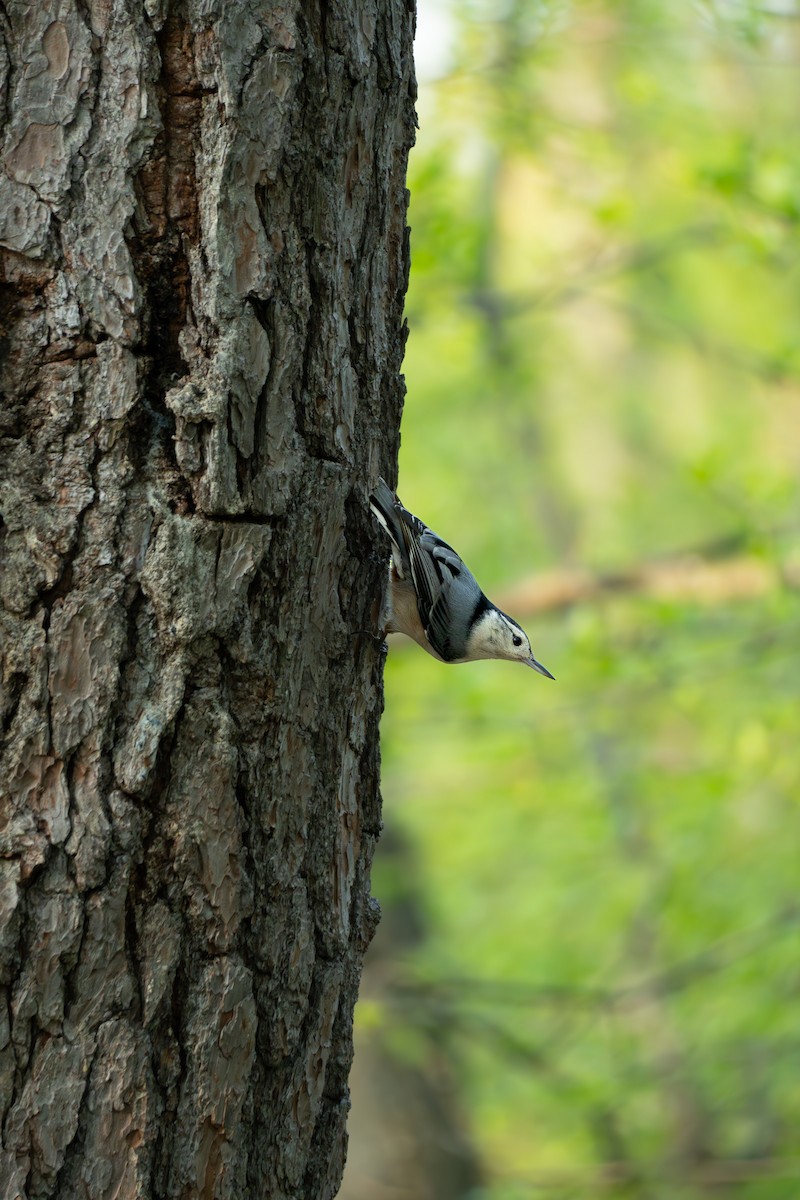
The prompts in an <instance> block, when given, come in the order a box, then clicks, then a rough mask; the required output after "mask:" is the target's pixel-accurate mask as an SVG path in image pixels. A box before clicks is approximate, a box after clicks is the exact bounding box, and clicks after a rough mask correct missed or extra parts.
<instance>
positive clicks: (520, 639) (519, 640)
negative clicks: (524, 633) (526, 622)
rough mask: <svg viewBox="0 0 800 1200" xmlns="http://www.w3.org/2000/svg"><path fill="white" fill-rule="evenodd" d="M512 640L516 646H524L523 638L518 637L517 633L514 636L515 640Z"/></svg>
mask: <svg viewBox="0 0 800 1200" xmlns="http://www.w3.org/2000/svg"><path fill="white" fill-rule="evenodd" d="M511 640H512V642H513V643H514V645H515V646H521V645H522V638H521V637H518V636H517V635H516V633H515V634H514V636H513V638H512V639H511Z"/></svg>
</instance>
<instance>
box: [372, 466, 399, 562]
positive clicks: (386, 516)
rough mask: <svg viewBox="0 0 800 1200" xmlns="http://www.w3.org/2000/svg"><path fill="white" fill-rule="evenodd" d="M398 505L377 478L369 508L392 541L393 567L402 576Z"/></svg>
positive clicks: (384, 484)
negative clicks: (393, 551) (393, 552)
mask: <svg viewBox="0 0 800 1200" xmlns="http://www.w3.org/2000/svg"><path fill="white" fill-rule="evenodd" d="M399 505H400V501H399V500H398V499H397V497H396V496H395V494H394V492H393V491H392V489H391V488H390V487H389V485H388V483H387V482H386V481H385V480H384V479H380V478H379V479H378V482H377V483H376V484H375V491H374V492H373V493H372V495H371V496H370V498H369V506H370V508H371V509H372V511H373V512H374V513H375V516H376V517H377V518H378V520H379V521H380V523H381V525H382V526H383V528H384V529H385V530H386V532H387V533H388V535H389V537H390V538H391V539H392V546H393V548H394V550H395V554H394V556H393V557H394V560H395V566H396V567H397V568H398V571H399V574H400V575H401V576H403V575H404V574H405V571H404V570H403V569H402V568H403V564H404V560H405V558H406V555H405V554H404V553H403V547H404V543H405V539H404V537H403V527H402V524H401V520H400V513H399V512H398V506H399Z"/></svg>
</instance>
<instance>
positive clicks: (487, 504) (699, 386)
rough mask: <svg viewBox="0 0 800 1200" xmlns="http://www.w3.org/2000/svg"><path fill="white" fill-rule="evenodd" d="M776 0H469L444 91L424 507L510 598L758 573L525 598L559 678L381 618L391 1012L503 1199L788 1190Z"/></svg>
mask: <svg viewBox="0 0 800 1200" xmlns="http://www.w3.org/2000/svg"><path fill="white" fill-rule="evenodd" d="M432 3H434V0H420V4H421V6H423V5H426V4H432ZM786 7H787V6H786V5H777V4H775V5H772V6H770V7H766V6H765V7H764V8H763V9H762V8H759V6H758V5H756V4H751V3H736V2H734V0H730V2H728V3H723V2H722V0H720V2H719V3H716V4H714V3H710V2H709V3H695V4H672V3H668V2H667V0H616V2H612V0H598V2H596V3H574V4H567V3H557V2H553V3H544V2H542V3H535V2H533V0H506V2H505V3H503V4H502V5H498V4H496V3H493V2H490V0H470V2H468V3H464V2H463V0H462V3H461V4H459V5H457V6H456V5H453V7H452V8H451V9H450V10H449V13H450V21H451V26H452V29H453V33H454V41H453V47H452V53H451V54H450V61H449V63H448V64H447V65H446V67H445V68H444V69H443V70H442V72H441V75H440V77H439V78H437V79H435V80H431V81H428V82H427V83H425V82H423V85H422V87H421V93H420V106H419V107H420V120H421V131H420V135H419V142H418V146H417V148H416V150H415V151H414V155H413V158H412V167H411V194H412V207H411V218H410V221H411V225H412V259H413V265H412V275H411V290H410V295H409V303H408V312H409V323H410V328H411V333H410V338H409V343H408V353H407V360H406V373H407V381H408V401H407V406H406V413H405V416H404V423H403V448H402V452H401V470H400V483H401V486H400V495H401V497H402V498H403V500H404V502H405V503H406V504H407V505H408V506H409V507H410V508H411V509H412V511H415V512H417V513H419V514H420V515H421V516H422V517H423V518H424V519H425V520H426V521H428V522H429V523H430V524H431V525H432V527H433V528H434V529H435V530H436V531H437V532H438V533H440V534H441V535H442V536H444V537H445V538H447V540H448V541H451V542H452V544H453V545H455V546H456V548H457V549H458V550H459V552H460V553H462V554H463V556H464V558H465V559H466V560H467V562H468V563H469V564H470V566H471V567H472V568H473V570H474V571H475V573H476V574H477V575H478V577H479V578H480V579H481V581H482V583H483V584H484V586H485V588H486V590H487V591H488V592H489V594H490V595H494V596H496V597H499V596H501V595H502V592H503V588H504V587H505V586H507V585H511V584H514V583H517V582H518V581H519V580H520V579H521V578H524V577H527V576H528V575H529V574H535V573H536V572H537V571H539V572H543V571H546V570H548V569H554V568H558V567H565V566H572V567H582V568H585V569H587V570H588V571H590V572H594V573H614V572H618V571H622V570H625V569H627V568H630V567H631V566H632V565H636V564H640V563H642V562H643V561H648V560H652V559H654V558H657V557H658V556H661V555H665V556H669V555H672V554H676V553H678V552H682V551H686V550H693V551H697V552H698V553H699V554H700V555H701V556H702V555H703V554H704V553H705V551H704V547H708V554H712V552H713V553H715V554H718V553H720V552H723V551H724V548H725V547H726V546H728V547H729V548H732V550H731V552H732V553H743V554H746V555H748V556H749V557H750V559H751V560H752V559H755V560H756V561H758V562H762V563H763V564H765V566H766V567H769V568H770V569H772V570H773V577H774V580H775V585H774V586H773V587H770V588H768V589H767V590H765V591H764V592H763V593H762V594H760V595H757V596H753V597H751V598H749V599H748V598H742V597H740V596H737V595H735V594H733V595H727V594H726V592H725V589H724V587H723V588H721V589H717V591H715V592H713V593H712V594H711V595H705V596H703V597H701V598H699V599H685V600H684V599H680V598H675V597H674V596H673V597H672V598H667V597H664V598H657V597H653V596H652V595H639V594H637V592H636V590H635V589H633V590H631V591H630V592H628V593H625V594H620V595H619V596H614V595H612V596H611V597H610V598H606V599H604V600H602V601H599V600H598V601H594V602H591V603H588V602H587V603H585V604H576V605H574V606H572V607H568V608H564V610H563V611H557V612H554V613H553V614H552V615H549V616H544V615H539V616H536V617H533V618H530V619H526V614H525V613H522V612H517V613H515V615H517V616H518V617H519V618H520V619H521V620H522V621H523V623H524V624H525V625H526V627H527V629H528V632H529V633H530V635H531V640H532V643H533V647H534V651H535V653H536V654H537V656H538V657H539V658H541V659H542V661H543V662H544V663H546V664H547V666H548V667H549V668H550V669H551V670H552V671H553V673H554V674H555V676H556V678H557V682H556V683H552V684H551V683H549V682H547V681H545V680H542V679H540V678H539V677H538V676H535V675H534V674H533V673H532V672H527V671H521V670H518V669H515V668H514V667H513V666H511V665H507V664H495V663H480V664H475V665H471V666H462V667H453V668H446V667H442V666H441V665H440V664H438V663H435V662H434V661H433V660H431V659H428V658H427V657H426V656H424V655H423V654H422V653H420V652H419V651H417V650H416V648H409V649H407V650H406V648H405V647H403V648H401V646H400V644H399V643H397V644H395V646H394V647H393V648H392V650H391V651H390V654H389V660H388V664H387V671H386V688H387V704H386V714H385V717H384V724H383V755H384V793H385V816H386V821H387V824H388V825H389V826H390V827H391V826H393V825H394V826H396V827H398V828H399V829H402V831H403V832H404V834H405V836H406V837H408V838H409V839H410V840H411V842H412V844H413V847H414V850H415V854H416V856H417V858H418V860H419V862H418V865H417V868H416V870H415V875H417V876H418V880H417V881H418V883H419V885H420V887H421V889H422V903H423V904H424V909H425V912H426V914H427V919H428V931H427V937H426V938H425V939H424V941H422V942H421V943H420V944H419V945H418V946H417V947H416V948H415V949H414V951H413V952H411V953H407V954H406V955H405V956H404V958H403V960H402V962H401V963H399V964H398V965H397V966H396V974H395V976H394V978H395V985H394V987H393V988H392V989H389V990H388V991H387V992H386V993H385V996H384V1000H383V1005H384V1011H383V1014H382V1017H381V1019H380V1020H378V1019H377V1018H376V1013H375V1009H374V1006H373V1007H371V1008H370V1013H371V1017H370V1025H371V1026H376V1025H377V1026H380V1025H381V1023H383V1025H384V1026H385V1028H386V1029H387V1030H388V1031H389V1032H388V1033H387V1036H388V1038H389V1040H390V1042H392V1043H393V1044H394V1045H395V1046H396V1047H397V1052H398V1053H401V1054H402V1053H406V1054H411V1055H414V1054H416V1055H419V1054H421V1053H422V1054H424V1047H425V1045H426V1044H430V1045H436V1046H437V1047H438V1048H439V1049H440V1050H441V1048H442V1047H443V1046H446V1047H447V1049H448V1051H449V1053H450V1055H451V1060H452V1062H453V1063H455V1064H456V1070H457V1075H458V1081H459V1085H460V1090H461V1091H460V1098H461V1104H462V1106H463V1108H464V1111H465V1113H466V1115H467V1119H468V1122H469V1127H470V1130H471V1133H472V1136H473V1138H474V1140H475V1142H476V1144H477V1147H478V1150H479V1153H480V1155H481V1158H482V1161H483V1163H484V1164H485V1170H486V1179H487V1184H486V1191H485V1193H483V1194H485V1196H486V1197H487V1198H491V1200H516V1198H517V1197H523V1196H524V1197H528V1196H532V1195H536V1196H538V1195H543V1196H563V1197H586V1198H587V1200H588V1198H594V1197H597V1196H614V1197H617V1196H619V1197H636V1198H639V1197H641V1198H642V1200H683V1198H684V1197H685V1198H689V1197H692V1198H693V1197H699V1196H708V1195H714V1196H728V1195H735V1196H736V1197H741V1198H742V1200H773V1198H774V1200H792V1198H793V1197H796V1196H800V1133H798V1130H799V1129H800V1026H798V1021H797V1012H798V1000H800V953H799V951H800V932H799V931H800V896H799V895H798V881H799V880H800V788H799V787H798V784H799V783H800V723H799V722H798V701H800V675H799V674H798V669H797V666H798V655H797V649H798V643H799V642H800V607H799V606H798V594H797V591H796V584H797V580H798V559H797V554H796V551H795V549H794V547H795V546H796V538H797V531H798V525H800V505H799V504H798V492H797V480H798V467H800V346H799V344H798V329H800V255H799V254H798V252H797V245H798V222H800V139H799V138H798V120H797V114H798V112H800V70H798V68H799V67H800V20H797V19H793V18H791V17H782V16H781V15H780V11H781V10H785V9H786ZM424 16H425V11H424V9H423V12H422V18H423V21H424ZM720 548H722V550H721V549H720ZM793 582H794V584H795V587H793V586H791V585H792V583H793ZM381 871H382V868H381V856H380V853H379V855H378V859H377V862H376V872H375V881H374V891H375V893H376V895H378V897H379V898H381V900H382V901H383V902H384V903H389V904H390V903H391V898H392V894H393V893H394V892H395V891H396V890H397V888H398V887H400V888H402V886H403V881H402V879H398V878H397V877H396V867H391V868H389V873H387V874H386V875H385V876H382V873H381ZM391 871H394V872H395V874H394V875H392V874H391V873H390V872H391Z"/></svg>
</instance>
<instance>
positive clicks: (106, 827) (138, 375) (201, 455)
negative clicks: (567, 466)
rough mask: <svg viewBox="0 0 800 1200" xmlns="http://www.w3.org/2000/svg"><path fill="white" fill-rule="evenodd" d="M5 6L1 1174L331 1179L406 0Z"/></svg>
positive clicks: (409, 86)
mask: <svg viewBox="0 0 800 1200" xmlns="http://www.w3.org/2000/svg"><path fill="white" fill-rule="evenodd" d="M0 25H1V26H2V31H3V34H4V45H5V48H4V50H3V49H2V48H0V94H1V95H2V102H3V104H2V111H3V112H4V114H5V118H6V120H5V128H4V133H3V137H4V155H5V158H4V172H3V173H0V246H2V248H3V249H2V251H0V253H1V254H2V268H3V279H4V283H3V288H2V310H1V313H0V335H1V336H2V372H3V374H2V382H3V388H4V393H5V401H4V405H3V409H2V429H0V435H1V436H2V448H1V450H0V464H1V465H2V519H3V524H2V527H0V529H1V530H2V541H1V542H0V547H1V550H2V579H1V580H0V600H1V601H2V630H1V631H0V634H1V636H2V669H3V694H2V713H1V715H2V723H3V734H4V743H3V759H2V767H1V768H0V770H1V772H2V773H1V775H0V779H1V780H2V785H3V790H4V803H3V811H2V818H1V819H0V855H1V856H2V857H1V858H0V866H1V867H2V875H1V876H0V914H1V915H2V929H1V930H0V969H1V971H2V975H1V976H0V984H2V1005H0V1116H1V1117H2V1160H0V1194H2V1195H3V1196H5V1197H26V1198H30V1200H32V1198H33V1197H36V1198H39V1197H53V1196H59V1197H91V1198H93V1200H95V1198H96V1200H100V1198H106V1197H108V1198H110V1197H142V1198H147V1197H156V1196H158V1197H161V1196H164V1197H182V1198H186V1197H193V1196H203V1197H236V1198H237V1200H240V1198H241V1197H262V1196H263V1197H270V1198H272V1200H280V1198H283V1197H286V1198H288V1197H314V1198H317V1197H328V1196H333V1195H334V1194H335V1192H336V1189H337V1186H338V1183H339V1179H340V1176H341V1171H342V1164H343V1156H344V1150H345V1138H346V1135H345V1118H346V1111H347V1107H348V1093H347V1073H348V1069H349V1065H350V1057H351V1048H352V1047H351V1020H352V1009H353V1004H354V1001H355V995H356V989H357V983H358V975H359V969H360V963H361V958H362V955H363V952H364V949H365V947H366V944H367V943H368V941H369V938H370V936H371V933H372V930H373V927H374V922H375V915H374V911H373V908H372V907H371V902H370V900H369V867H370V861H371V857H372V853H373V849H374V846H375V841H376V838H377V835H378V830H379V825H380V800H379V792H378V750H377V746H378V720H379V715H380V706H381V683H380V677H381V656H380V652H379V648H378V645H377V643H376V642H375V640H374V639H373V637H372V636H371V633H370V630H372V629H374V626H375V611H376V608H377V601H378V599H379V596H380V592H381V587H382V581H383V561H384V554H383V546H382V545H380V546H379V544H378V535H377V534H376V532H375V531H374V528H373V525H372V522H371V519H370V517H369V514H368V511H367V508H366V492H367V489H368V486H369V484H370V482H371V481H372V480H374V478H375V476H376V474H377V473H378V471H379V470H383V471H384V472H386V473H388V474H389V475H390V476H392V474H393V461H394V456H395V453H396V449H397V429H398V426H399V416H400V409H401V405H402V394H403V389H402V379H401V377H400V375H399V368H400V361H401V355H402V346H403V340H404V336H403V328H402V301H403V294H404V291H405V284H406V275H407V266H408V262H407V237H406V226H405V207H406V194H405V188H404V178H405V164H406V156H407V152H408V148H409V145H410V142H411V140H412V136H413V94H412V93H413V74H412V66H411V37H412V25H413V14H412V12H411V11H410V10H409V7H408V4H407V3H406V0H378V2H377V3H375V2H371V0H339V2H337V3H336V4H328V3H325V0H319V2H314V0H303V2H302V3H298V2H296V0H294V2H293V0H287V2H286V3H285V4H270V3H266V2H263V0H262V2H260V3H259V2H255V0H251V2H247V0H240V2H237V3H233V4H229V3H224V2H223V0H185V2H183V3H172V4H170V3H168V0H145V3H144V4H143V5H142V4H141V3H139V2H138V0H136V2H134V0H40V2H39V3H36V4H27V3H21V2H18V0H11V2H10V3H6V5H4V6H3V7H2V9H0ZM376 549H377V550H378V553H375V551H376Z"/></svg>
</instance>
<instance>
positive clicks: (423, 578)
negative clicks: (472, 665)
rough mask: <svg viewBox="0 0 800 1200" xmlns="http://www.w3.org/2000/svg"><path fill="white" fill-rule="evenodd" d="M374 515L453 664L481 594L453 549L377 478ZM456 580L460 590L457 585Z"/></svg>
mask: <svg viewBox="0 0 800 1200" xmlns="http://www.w3.org/2000/svg"><path fill="white" fill-rule="evenodd" d="M370 505H371V508H372V511H373V512H374V513H375V515H376V517H377V518H378V520H379V521H380V523H381V525H383V527H384V529H385V530H386V532H387V533H388V534H389V537H390V538H391V539H392V546H393V553H392V560H393V562H394V567H395V570H396V571H397V574H398V575H399V576H400V578H401V579H405V578H406V576H407V574H408V573H409V571H410V573H411V580H412V583H413V585H414V592H415V594H416V598H417V608H418V609H419V616H420V621H421V622H422V627H423V629H424V630H425V636H426V637H427V639H428V641H429V642H430V644H431V646H432V647H433V649H434V650H435V651H436V653H437V654H438V655H439V656H440V657H441V658H443V659H444V660H445V662H452V661H453V660H454V659H459V658H461V657H463V655H464V654H465V652H466V639H467V633H468V631H469V628H470V624H471V619H472V616H473V614H474V612H475V609H476V607H477V605H478V604H479V603H480V601H481V600H482V599H483V593H482V592H481V589H480V587H479V586H478V583H477V581H476V579H475V577H474V576H473V575H472V573H471V572H470V571H469V570H468V569H467V567H466V566H465V565H464V563H463V562H462V561H461V559H460V558H459V556H458V555H457V554H456V552H455V550H454V549H453V547H452V546H449V545H448V544H447V542H444V541H442V539H441V538H440V537H439V536H438V535H437V534H435V533H434V532H433V530H432V529H429V528H428V526H427V525H426V524H425V522H424V521H420V519H419V517H415V516H414V514H413V513H410V512H409V511H408V509H407V508H403V505H402V504H401V503H400V501H399V500H398V499H397V497H396V496H395V494H394V492H393V491H392V490H391V488H390V487H389V485H388V484H387V483H385V482H384V481H383V479H379V480H378V483H377V486H376V488H375V491H374V493H373V495H372V496H371V497H370ZM455 580H458V587H454V586H453V585H454V582H455Z"/></svg>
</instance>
